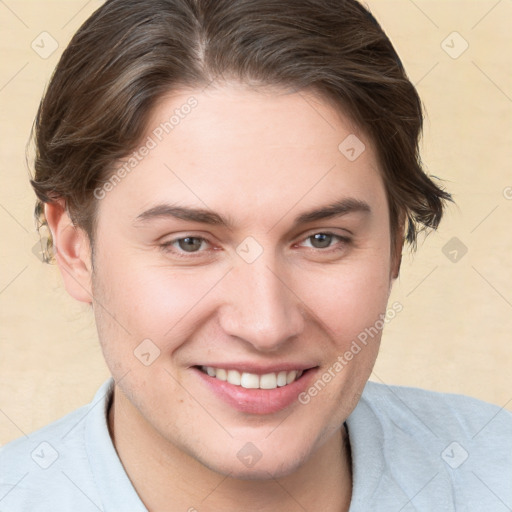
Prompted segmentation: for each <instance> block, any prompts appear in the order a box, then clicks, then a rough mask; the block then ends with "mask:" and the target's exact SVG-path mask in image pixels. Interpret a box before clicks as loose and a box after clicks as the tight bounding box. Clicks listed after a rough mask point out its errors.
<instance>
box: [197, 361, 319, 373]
mask: <svg viewBox="0 0 512 512" xmlns="http://www.w3.org/2000/svg"><path fill="white" fill-rule="evenodd" d="M197 366H200V367H201V366H202V367H206V366H211V367H212V368H222V369H224V370H238V371H239V372H242V373H243V372H245V373H253V374H255V375H265V374H267V373H279V372H283V371H292V370H302V371H306V370H310V369H312V368H316V366H317V365H315V364H308V363H274V364H270V365H269V364H265V365H264V364H257V363H247V362H240V363H217V362H215V363H203V364H200V365H197Z"/></svg>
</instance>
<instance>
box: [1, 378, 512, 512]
mask: <svg viewBox="0 0 512 512" xmlns="http://www.w3.org/2000/svg"><path fill="white" fill-rule="evenodd" d="M112 390H113V381H112V380H109V381H107V382H106V383H105V384H103V386H102V387H101V388H100V389H99V390H98V392H97V393H96V395H95V397H94V399H93V401H92V402H91V403H90V404H89V405H86V406H84V407H81V408H80V409H77V410H76V411H74V412H72V413H70V414H68V415H67V416H65V417H64V418H62V419H60V420H59V421H56V422H55V423H52V424H51V425H48V426H46V427H44V428H42V429H40V430H38V431H36V432H34V433H33V434H31V435H29V436H27V437H24V438H20V439H17V440H16V441H13V442H11V443H9V444H7V445H6V446H4V447H2V448H1V449H0V512H39V511H40V512H70V511H73V512H97V511H103V512H147V509H146V508H145V507H144V504H143V503H142V501H141V500H140V498H139V496H138V495H137V492H136V491H135V489H134V488H133V486H132V484H131V482H130V480H129V479H128V476H127V475H126V473H125V471H124V469H123V466H122V464H121V462H120V460H119V458H118V456H117V453H116V451H115V448H114V446H113V444H112V440H111V438H110V436H109V432H108V427H107V416H106V411H107V410H108V405H109V402H110V398H111V395H112ZM347 426H348V431H349V437H350V446H351V450H352V466H353V493H352V502H351V506H350V512H370V511H371V512H375V511H376V512H379V511H383V512H384V511H385V512H398V511H401V512H411V511H425V512H442V511H457V512H463V511H471V512H473V511H485V512H502V511H503V512H505V511H510V510H512V414H511V413H510V412H508V411H506V410H504V409H500V408H499V407H497V406H495V405H491V404H487V403H485V402H481V401H478V400H475V399H473V398H469V397H464V396H459V395H449V394H442V393H434V392H430V391H424V390H420V389H413V388H406V387H397V386H386V385H383V384H376V383H373V382H369V383H368V384H367V385H366V387H365V390H364V393H363V395H362V397H361V400H360V401H359V403H358V405H357V407H356V408H355V410H354V412H353V413H352V414H351V415H350V417H349V418H348V420H347ZM169 511H174V509H173V506H172V503H171V504H169ZM199 512H200V510H199ZM311 512H315V511H311Z"/></svg>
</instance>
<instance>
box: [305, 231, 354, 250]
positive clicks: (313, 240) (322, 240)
mask: <svg viewBox="0 0 512 512" xmlns="http://www.w3.org/2000/svg"><path fill="white" fill-rule="evenodd" d="M349 241H350V240H349V239H348V238H346V237H343V236H340V235H335V234H334V233H315V234H314V235H311V236H308V237H307V238H306V239H305V240H304V241H303V242H302V243H301V244H299V245H303V246H306V247H312V248H313V249H329V248H331V247H333V246H335V245H336V244H338V245H339V244H343V243H348V242H349Z"/></svg>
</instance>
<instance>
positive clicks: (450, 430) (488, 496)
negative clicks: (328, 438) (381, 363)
mask: <svg viewBox="0 0 512 512" xmlns="http://www.w3.org/2000/svg"><path fill="white" fill-rule="evenodd" d="M347 424H348V429H349V436H350V440H351V448H352V454H353V461H354V471H355V473H354V474H355V479H356V483H357V482H358V481H359V483H360V486H359V487H358V490H357V492H355V497H356V498H355V499H356V501H357V502H358V503H361V504H364V503H366V504H367V503H368V501H369V500H370V501H371V500H372V499H378V500H380V501H379V502H380V504H381V506H382V507H381V508H380V509H379V510H388V509H389V510H392V509H393V510H394V509H395V508H396V507H398V508H397V509H401V507H402V506H403V507H405V508H403V510H404V511H405V510H425V511H430V510H433V509H434V508H435V509H436V510H472V508H471V506H472V504H474V503H479V504H480V505H482V508H481V510H493V511H498V510H507V509H506V508H504V507H503V504H504V503H511V504H512V485H511V484H510V483H511V482H512V414H511V413H510V412H509V411H507V410H505V409H504V408H502V407H499V406H497V405H493V404H489V403H486V402H482V401H480V400H477V399H475V398H470V397H467V396H462V395H455V394H447V393H438V392H433V391H426V390H422V389H416V388H409V387H402V386H388V385H385V384H378V383H374V382H368V383H367V385H366V387H365V389H364V391H363V393H362V396H361V397H360V400H359V402H358V404H357V406H356V408H355V409H354V411H353V413H352V414H351V415H350V417H349V418H348V420H347ZM358 475H360V477H359V476H358ZM419 490H421V492H419ZM384 504H386V505H387V508H386V507H385V506H384ZM363 509H364V508H362V509H361V510H363ZM354 510H359V509H357V508H355V509H354Z"/></svg>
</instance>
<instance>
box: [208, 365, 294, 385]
mask: <svg viewBox="0 0 512 512" xmlns="http://www.w3.org/2000/svg"><path fill="white" fill-rule="evenodd" d="M202 370H203V372H205V373H207V374H208V375H209V376H210V377H216V378H217V379H219V380H224V381H227V382H229V383H230V384H233V385H234V386H242V387H243V388H246V389H276V388H277V387H283V386H287V385H288V384H291V383H292V382H295V381H296V380H297V379H298V378H299V377H300V376H301V375H302V374H303V371H302V370H291V371H285V370H283V371H280V372H278V373H266V374H264V375H256V374H255V373H247V372H243V373H240V372H239V371H238V370H225V369H223V368H214V367H212V366H203V367H202Z"/></svg>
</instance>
